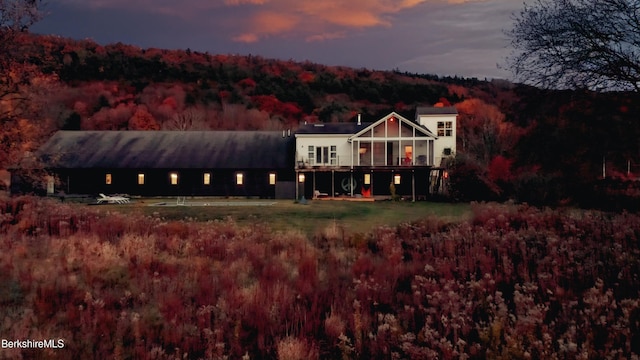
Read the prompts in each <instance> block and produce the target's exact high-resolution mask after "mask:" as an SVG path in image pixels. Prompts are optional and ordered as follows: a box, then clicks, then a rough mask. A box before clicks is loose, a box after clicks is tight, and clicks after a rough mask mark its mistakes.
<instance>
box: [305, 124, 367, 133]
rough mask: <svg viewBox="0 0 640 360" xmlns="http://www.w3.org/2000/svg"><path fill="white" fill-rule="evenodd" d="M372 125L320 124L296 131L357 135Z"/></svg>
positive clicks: (306, 126) (306, 125) (308, 125)
mask: <svg viewBox="0 0 640 360" xmlns="http://www.w3.org/2000/svg"><path fill="white" fill-rule="evenodd" d="M369 125H371V123H360V124H358V123H357V122H350V123H320V124H305V125H302V126H300V128H298V130H296V135H297V134H303V135H306V134H336V135H337V134H345V135H350V134H355V133H357V132H359V131H360V130H362V129H364V128H365V127H367V126H369Z"/></svg>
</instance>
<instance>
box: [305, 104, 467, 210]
mask: <svg viewBox="0 0 640 360" xmlns="http://www.w3.org/2000/svg"><path fill="white" fill-rule="evenodd" d="M456 119H457V111H456V109H455V108H454V107H419V108H418V109H417V111H416V119H415V120H414V121H412V120H409V119H407V118H405V117H403V116H401V115H399V114H397V113H395V112H392V113H390V114H388V115H386V116H384V117H382V118H381V119H378V120H376V121H374V122H366V123H365V122H362V121H361V117H360V116H358V121H357V122H354V123H331V124H306V125H303V126H301V127H300V128H299V129H298V130H297V131H296V133H295V138H296V149H295V157H296V179H297V180H298V186H296V191H297V194H298V196H299V197H300V196H305V197H308V196H314V194H316V195H317V194H318V193H321V194H328V195H329V196H349V197H353V196H363V197H372V196H375V195H384V196H390V195H394V194H392V192H394V191H395V194H396V195H401V196H410V197H411V198H412V199H416V197H426V196H428V195H429V194H430V193H432V192H433V191H434V186H435V187H440V185H439V184H438V185H436V184H435V182H436V181H437V182H440V180H441V178H442V174H443V172H442V171H441V169H440V167H441V165H442V161H443V159H444V158H445V157H446V156H450V155H452V154H454V153H455V151H456ZM434 169H435V170H436V171H435V172H434ZM392 184H393V186H391V185H392ZM392 188H393V189H392Z"/></svg>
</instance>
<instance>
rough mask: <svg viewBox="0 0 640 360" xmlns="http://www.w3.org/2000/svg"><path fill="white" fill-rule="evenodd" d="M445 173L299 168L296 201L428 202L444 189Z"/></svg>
mask: <svg viewBox="0 0 640 360" xmlns="http://www.w3.org/2000/svg"><path fill="white" fill-rule="evenodd" d="M443 174H444V170H443V169H440V168H432V167H431V166H392V167H360V168H354V169H344V168H335V169H298V170H297V171H296V182H297V186H296V199H302V198H304V199H326V200H330V199H331V200H351V201H374V200H388V199H393V198H395V199H405V200H411V201H417V200H427V199H428V198H430V197H431V196H432V195H434V194H436V193H440V191H441V190H442V189H444V186H443V185H444V181H445V180H444V176H443Z"/></svg>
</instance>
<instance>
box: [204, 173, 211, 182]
mask: <svg viewBox="0 0 640 360" xmlns="http://www.w3.org/2000/svg"><path fill="white" fill-rule="evenodd" d="M202 183H203V184H204V185H211V173H204V178H203V179H202Z"/></svg>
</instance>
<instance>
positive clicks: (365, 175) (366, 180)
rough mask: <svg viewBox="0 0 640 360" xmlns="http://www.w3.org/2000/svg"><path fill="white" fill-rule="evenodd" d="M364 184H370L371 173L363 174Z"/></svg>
mask: <svg viewBox="0 0 640 360" xmlns="http://www.w3.org/2000/svg"><path fill="white" fill-rule="evenodd" d="M364 184H365V185H371V174H364Z"/></svg>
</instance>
